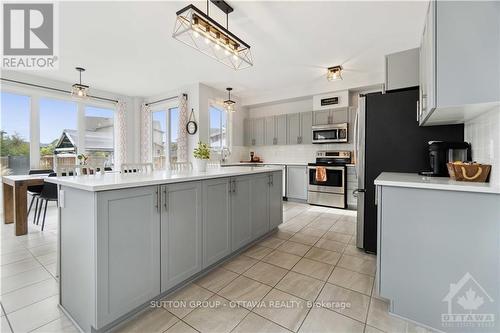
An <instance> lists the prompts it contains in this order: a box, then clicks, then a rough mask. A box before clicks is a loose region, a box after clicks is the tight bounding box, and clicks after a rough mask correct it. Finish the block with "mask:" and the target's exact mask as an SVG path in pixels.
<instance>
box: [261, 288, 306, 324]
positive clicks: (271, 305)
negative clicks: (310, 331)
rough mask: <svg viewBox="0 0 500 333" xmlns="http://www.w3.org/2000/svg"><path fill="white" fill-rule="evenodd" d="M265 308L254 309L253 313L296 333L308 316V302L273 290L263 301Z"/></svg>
mask: <svg viewBox="0 0 500 333" xmlns="http://www.w3.org/2000/svg"><path fill="white" fill-rule="evenodd" d="M262 304H263V306H260V307H256V308H254V310H253V312H255V313H257V314H259V315H261V316H263V317H265V318H267V319H269V320H271V321H273V322H275V323H277V324H279V325H281V326H283V327H286V328H287V329H289V330H291V331H294V332H296V331H297V329H298V328H299V327H300V324H301V323H302V321H303V320H304V318H305V317H306V315H307V312H308V310H309V309H308V308H307V304H306V301H304V300H302V299H300V298H298V297H295V296H293V295H290V294H288V293H284V292H282V291H279V290H277V289H273V290H271V291H270V292H269V294H267V295H266V297H264V299H263V300H262Z"/></svg>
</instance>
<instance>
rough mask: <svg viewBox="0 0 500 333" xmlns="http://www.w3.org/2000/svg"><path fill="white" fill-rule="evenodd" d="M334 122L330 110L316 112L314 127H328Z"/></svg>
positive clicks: (314, 114)
mask: <svg viewBox="0 0 500 333" xmlns="http://www.w3.org/2000/svg"><path fill="white" fill-rule="evenodd" d="M332 122H333V120H332V119H331V115H330V110H322V111H314V113H313V125H327V124H331V123H332Z"/></svg>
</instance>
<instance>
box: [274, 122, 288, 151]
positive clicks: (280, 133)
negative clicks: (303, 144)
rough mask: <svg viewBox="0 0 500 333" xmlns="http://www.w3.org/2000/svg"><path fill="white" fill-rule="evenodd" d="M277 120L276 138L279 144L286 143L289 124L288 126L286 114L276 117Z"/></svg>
mask: <svg viewBox="0 0 500 333" xmlns="http://www.w3.org/2000/svg"><path fill="white" fill-rule="evenodd" d="M274 121H275V125H276V127H275V133H274V137H275V138H276V143H275V144H277V145H286V138H287V126H286V114H282V115H279V116H275V117H274Z"/></svg>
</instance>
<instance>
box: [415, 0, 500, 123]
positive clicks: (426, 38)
mask: <svg viewBox="0 0 500 333" xmlns="http://www.w3.org/2000/svg"><path fill="white" fill-rule="evenodd" d="M499 13H500V2H498V1H431V2H430V5H429V10H428V13H427V18H426V22H425V23H426V24H425V28H424V32H423V35H422V41H421V52H420V58H421V59H420V66H421V68H420V86H421V91H420V108H421V110H420V121H421V124H424V125H439V124H452V123H461V122H464V121H465V120H467V119H470V118H472V117H474V116H477V115H478V114H480V113H481V112H484V111H487V110H489V109H491V108H492V105H495V104H497V105H498V104H499V103H500V80H499V79H498V75H499V74H498V68H499V66H500V65H499V63H500V60H499V59H500V20H499ZM422 67H423V68H422Z"/></svg>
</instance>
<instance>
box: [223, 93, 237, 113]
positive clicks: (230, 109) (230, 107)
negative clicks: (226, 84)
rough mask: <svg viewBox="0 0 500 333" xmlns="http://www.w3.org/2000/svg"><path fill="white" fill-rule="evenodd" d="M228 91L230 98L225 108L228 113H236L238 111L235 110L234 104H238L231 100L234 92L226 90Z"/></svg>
mask: <svg viewBox="0 0 500 333" xmlns="http://www.w3.org/2000/svg"><path fill="white" fill-rule="evenodd" d="M226 90H227V94H228V97H227V99H226V100H225V101H224V108H225V109H226V111H227V112H236V109H235V108H234V104H236V102H235V101H233V100H231V90H233V88H226Z"/></svg>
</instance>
